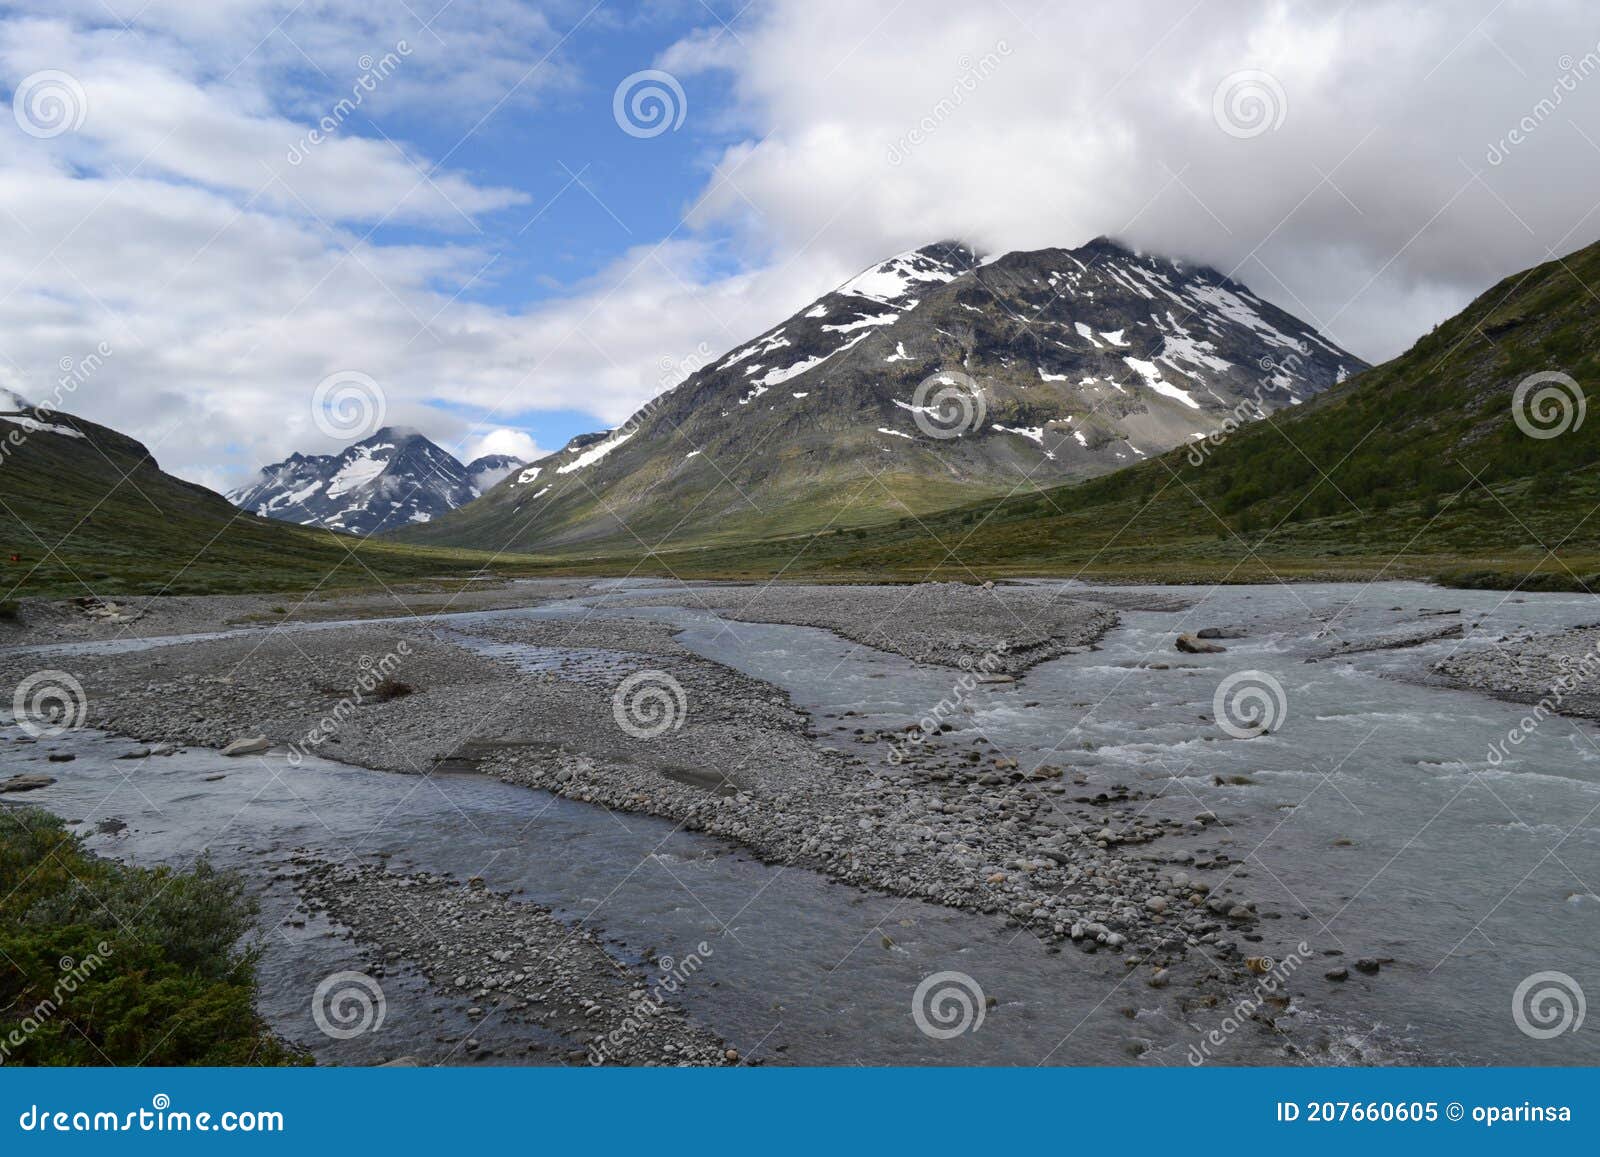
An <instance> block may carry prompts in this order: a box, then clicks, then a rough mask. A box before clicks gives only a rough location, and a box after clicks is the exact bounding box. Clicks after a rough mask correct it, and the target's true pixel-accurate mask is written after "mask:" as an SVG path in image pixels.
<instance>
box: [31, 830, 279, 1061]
mask: <svg viewBox="0 0 1600 1157" xmlns="http://www.w3.org/2000/svg"><path fill="white" fill-rule="evenodd" d="M0 896H3V897H4V898H3V899H0V959H5V960H6V961H8V966H7V967H6V968H3V969H0V1061H3V1062H4V1063H6V1064H29V1065H107V1064H114V1065H129V1064H132V1065H140V1064H143V1065H243V1064H252V1065H281V1064H301V1063H305V1062H306V1060H307V1058H306V1057H304V1056H303V1055H302V1054H300V1053H299V1052H297V1051H295V1050H294V1049H293V1048H292V1047H290V1046H288V1045H286V1044H285V1043H284V1042H282V1041H280V1040H279V1039H277V1038H276V1037H275V1036H274V1035H273V1034H272V1032H271V1031H270V1030H269V1029H268V1027H267V1025H266V1024H265V1022H263V1021H262V1019H261V1017H260V1016H259V1015H258V1014H257V1013H256V1011H255V1007H254V997H255V964H256V957H255V954H254V953H253V952H251V951H247V950H241V949H240V948H239V942H240V939H241V937H243V935H244V934H245V932H246V931H248V930H249V928H250V927H251V924H252V922H253V920H254V917H255V914H256V905H255V902H254V901H253V900H252V899H250V898H249V897H247V896H246V895H245V892H244V884H243V881H242V880H241V879H240V878H239V877H238V876H237V875H235V874H233V873H231V872H219V871H217V870H215V869H214V868H212V867H211V866H210V864H208V863H206V862H205V861H203V860H202V861H200V862H199V863H197V864H195V865H194V866H193V867H191V868H189V869H187V870H185V871H174V870H173V869H171V868H165V867H162V868H154V869H151V868H138V867H129V866H125V865H122V864H118V863H116V862H114V861H111V860H103V859H99V858H97V857H95V856H91V855H88V854H86V853H85V852H84V851H83V849H82V847H81V845H80V843H79V841H78V839H77V837H75V836H73V835H71V834H70V833H68V832H67V831H66V830H65V828H64V827H63V826H62V824H61V821H60V820H59V819H57V818H56V817H54V816H52V815H50V814H49V813H47V812H43V811H40V810H38V809H36V808H22V809H17V810H15V811H12V812H11V813H10V815H9V816H7V817H6V823H5V825H4V826H3V827H0Z"/></svg>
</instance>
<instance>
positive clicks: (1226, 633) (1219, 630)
mask: <svg viewBox="0 0 1600 1157" xmlns="http://www.w3.org/2000/svg"><path fill="white" fill-rule="evenodd" d="M1244 634H1245V632H1244V628H1243V627H1201V628H1200V629H1199V630H1198V631H1196V632H1195V633H1194V637H1195V638H1197V639H1242V638H1244Z"/></svg>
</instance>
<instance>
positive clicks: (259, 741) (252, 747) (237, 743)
mask: <svg viewBox="0 0 1600 1157" xmlns="http://www.w3.org/2000/svg"><path fill="white" fill-rule="evenodd" d="M271 749H272V741H271V740H269V739H268V738H267V737H266V736H265V735H257V736H256V737H255V738H253V739H235V740H234V741H233V742H232V743H230V744H228V746H226V747H224V748H223V749H222V754H223V755H228V756H234V755H260V754H261V753H262V752H263V751H270V750H271Z"/></svg>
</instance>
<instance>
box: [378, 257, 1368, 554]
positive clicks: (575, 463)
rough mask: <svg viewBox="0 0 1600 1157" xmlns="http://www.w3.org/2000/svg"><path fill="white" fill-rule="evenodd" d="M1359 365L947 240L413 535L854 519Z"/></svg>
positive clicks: (1221, 411) (1201, 422) (1089, 469)
mask: <svg viewBox="0 0 1600 1157" xmlns="http://www.w3.org/2000/svg"><path fill="white" fill-rule="evenodd" d="M1364 368H1365V365H1364V363H1362V362H1361V361H1360V359H1358V358H1356V357H1354V356H1352V355H1351V354H1349V353H1346V352H1345V351H1343V350H1341V349H1339V348H1337V347H1336V346H1334V345H1332V344H1331V343H1330V342H1328V341H1327V340H1326V339H1324V338H1323V337H1321V336H1320V335H1319V334H1317V333H1316V332H1315V331H1314V330H1313V329H1311V328H1310V327H1309V326H1307V325H1305V324H1304V323H1302V322H1300V321H1299V320H1297V319H1295V318H1294V317H1292V316H1290V315H1289V314H1287V313H1285V312H1284V311H1282V310H1280V309H1278V308H1276V307H1274V306H1272V305H1270V304H1268V303H1267V302H1265V301H1263V300H1261V299H1260V298H1258V297H1256V296H1255V295H1254V294H1253V293H1251V292H1250V290H1249V289H1247V288H1246V287H1244V286H1243V285H1240V284H1239V283H1237V282H1235V281H1232V280H1230V279H1228V278H1226V277H1224V276H1222V275H1221V274H1219V273H1217V272H1216V271H1214V270H1211V269H1208V268H1203V267H1192V266H1186V265H1184V264H1182V263H1179V262H1174V261H1168V260H1165V259H1162V258H1158V257H1152V256H1148V255H1143V254H1139V253H1135V252H1133V251H1132V250H1130V249H1127V248H1124V247H1123V246H1121V245H1118V244H1116V243H1114V242H1112V241H1108V240H1105V239H1100V240H1096V241H1093V242H1090V243H1089V244H1087V245H1084V246H1082V247H1081V248H1078V249H1075V250H1067V249H1043V250H1039V251H1037V252H1029V253H1007V254H1004V255H1002V256H1000V257H997V258H994V259H991V260H988V261H983V260H980V259H979V258H978V256H977V255H976V254H975V253H974V252H973V251H972V250H970V249H969V248H967V247H966V246H964V245H961V244H958V243H954V242H944V243H940V244H936V245H930V246H927V247H926V248H923V249H919V250H915V251H913V252H910V253H904V254H901V255H900V256H898V257H894V258H891V259H890V260H888V261H885V262H883V263H882V264H880V265H877V266H875V267H873V268H871V269H869V270H867V271H865V272H864V273H862V274H861V275H860V276H858V277H856V278H854V279H852V280H851V281H849V282H846V283H845V284H844V285H841V286H839V287H838V288H837V289H836V290H834V291H833V292H831V293H829V294H827V295H825V296H824V297H822V298H820V299H819V300H817V301H816V302H814V303H812V304H811V305H809V306H807V307H806V308H805V309H803V310H801V311H800V312H798V313H796V314H795V315H794V316H793V317H791V318H789V319H788V320H787V321H785V322H784V323H783V324H781V325H779V326H776V327H775V328H773V329H771V330H769V331H768V332H766V333H764V334H762V335H760V336H759V337H757V338H756V339H755V340H754V341H752V342H749V343H747V344H745V345H742V346H740V347H739V348H737V349H734V350H732V351H730V352H728V353H727V354H726V355H725V356H723V357H721V358H719V359H717V360H716V361H715V362H713V363H712V364H710V365H707V366H706V367H704V368H703V369H700V370H699V371H698V372H696V373H694V374H693V375H691V376H690V377H689V378H688V379H687V380H685V381H684V382H682V383H681V384H679V385H677V386H676V387H674V388H673V389H671V390H670V391H668V392H666V393H664V394H662V395H661V396H659V397H657V398H655V399H653V400H652V401H651V402H650V403H649V404H647V405H646V406H645V407H644V408H643V409H642V410H640V411H639V412H638V413H637V414H635V415H634V416H633V418H631V419H630V420H629V421H628V422H627V423H625V424H624V425H623V426H621V427H619V428H617V429H615V430H609V431H605V432H602V433H596V434H589V435H584V436H582V437H579V438H575V439H573V441H572V442H571V443H569V444H568V445H567V447H565V448H564V449H563V450H562V451H561V452H559V453H557V454H555V455H552V456H551V457H550V458H547V459H545V460H543V461H541V462H539V463H538V464H537V465H535V466H530V467H528V468H526V469H524V470H521V471H519V472H517V473H515V474H513V475H512V476H511V477H510V478H508V479H507V480H506V481H505V482H503V483H501V485H500V486H498V487H497V488H495V489H494V490H492V491H491V492H489V493H488V494H487V495H485V497H484V498H483V499H481V500H480V501H478V502H475V503H473V504H471V505H470V506H468V507H466V508H464V509H461V510H458V511H456V512H454V513H453V514H450V515H448V516H446V517H442V518H438V519H434V520H433V521H431V522H430V523H429V524H428V525H426V526H421V527H416V528H411V529H408V530H406V531H405V532H404V534H403V536H404V537H406V538H408V539H414V540H417V541H426V542H438V543H450V544H454V545H472V546H478V547H488V548H501V547H510V548H513V549H522V550H528V549H536V550H539V551H541V552H546V551H557V552H590V551H594V550H597V549H605V548H608V547H619V546H622V547H626V548H633V547H637V546H638V545H640V544H641V543H643V544H646V545H648V546H651V547H654V546H656V545H658V544H661V543H663V542H667V543H668V544H669V545H681V544H686V543H695V542H715V541H728V540H737V539H744V538H750V537H753V536H760V535H768V534H775V533H794V532H799V531H805V530H814V529H820V528H824V527H832V526H853V525H860V524H864V523H870V522H873V521H877V520H881V519H882V518H884V517H885V516H887V515H898V514H904V513H907V512H911V513H921V512H926V511H930V510H934V509H939V508H944V507H948V506H950V505H953V504H956V503H960V502H967V501H971V500H972V499H973V498H976V497H980V496H983V495H1003V494H1007V493H1012V492H1017V491H1021V492H1031V491H1034V490H1037V489H1039V488H1041V487H1045V486H1050V485H1058V484H1060V483H1061V482H1063V481H1066V480H1071V479H1079V478H1086V477H1090V476H1093V475H1097V474H1103V473H1106V472H1108V471H1112V470H1117V469H1119V468H1121V467H1124V466H1130V465H1133V464H1135V463H1137V462H1139V461H1141V460H1143V459H1145V458H1147V457H1150V456H1152V455H1156V454H1159V453H1161V452H1162V451H1164V450H1167V449H1170V448H1171V447H1173V446H1176V445H1179V444H1180V443H1184V442H1189V441H1197V440H1199V439H1202V438H1204V437H1205V436H1206V435H1207V434H1209V433H1210V432H1212V431H1214V430H1216V429H1219V428H1221V427H1223V426H1224V425H1225V424H1227V423H1230V422H1231V423H1234V424H1237V423H1238V422H1239V421H1240V420H1242V418H1245V417H1258V416H1259V415H1260V414H1262V413H1265V412H1271V411H1273V410H1276V409H1279V408H1282V407H1284V406H1289V405H1295V404H1298V403H1300V402H1303V401H1305V400H1306V399H1308V398H1310V397H1312V396H1314V395H1315V394H1317V393H1318V392H1319V391H1321V390H1324V389H1326V388H1328V387H1329V386H1332V385H1334V384H1335V383H1336V382H1339V381H1341V380H1343V379H1344V378H1345V377H1346V376H1348V375H1349V374H1352V373H1355V372H1357V371H1359V370H1361V369H1364Z"/></svg>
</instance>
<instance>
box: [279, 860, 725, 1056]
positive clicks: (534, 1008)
mask: <svg viewBox="0 0 1600 1157" xmlns="http://www.w3.org/2000/svg"><path fill="white" fill-rule="evenodd" d="M294 864H295V867H296V869H297V870H298V871H299V873H300V874H299V876H298V878H297V879H296V889H297V891H298V892H299V894H300V896H301V897H302V898H303V901H304V903H305V905H306V908H307V909H308V910H309V911H311V912H315V913H321V914H325V915H326V916H328V917H329V918H331V919H332V920H334V921H336V922H337V923H338V924H341V925H343V926H345V927H346V928H349V929H350V930H351V931H352V932H353V933H354V935H355V936H356V938H357V939H358V940H359V941H360V943H361V944H362V945H363V947H364V948H365V949H366V950H367V951H368V952H369V953H370V954H371V957H372V959H371V961H370V962H369V963H368V965H367V968H366V971H365V972H364V973H363V975H364V976H366V977H370V978H372V979H375V980H376V979H380V978H382V977H383V976H384V973H385V969H386V967H388V966H390V965H394V964H398V963H401V962H409V963H414V964H416V965H417V966H418V967H419V968H420V969H421V971H422V972H423V973H424V975H426V976H427V977H428V979H429V981H430V982H431V983H432V984H433V986H434V988H435V989H437V990H438V991H440V992H443V993H448V994H451V995H453V996H456V997H458V998H460V999H464V1000H468V1001H470V1002H471V1003H470V1005H469V1006H468V1008H467V1015H468V1017H470V1018H471V1019H472V1020H473V1021H474V1022H475V1025H476V1027H475V1030H474V1032H473V1033H472V1034H471V1035H469V1036H466V1037H464V1038H462V1039H461V1040H459V1041H456V1042H454V1043H453V1044H451V1045H450V1047H449V1048H448V1049H447V1050H446V1052H445V1055H443V1056H439V1057H427V1058H411V1059H414V1060H416V1061H418V1062H419V1063H420V1062H423V1061H426V1063H449V1061H450V1059H451V1056H452V1055H454V1054H455V1053H456V1052H457V1050H459V1051H460V1052H461V1053H464V1054H466V1055H467V1056H470V1057H474V1058H475V1059H482V1057H483V1056H494V1055H496V1054H497V1053H498V1052H499V1051H501V1050H503V1049H504V1048H505V1046H504V1045H503V1044H501V1043H500V1042H501V1038H502V1037H510V1038H513V1039H515V1040H518V1041H524V1040H525V1039H526V1033H523V1032H519V1031H515V1030H514V1029H508V1026H507V1024H506V1022H519V1023H521V1024H531V1025H536V1026H538V1028H540V1029H542V1030H545V1031H546V1032H548V1033H552V1034H555V1036H557V1037H559V1038H560V1039H562V1040H564V1041H570V1042H575V1043H576V1044H578V1045H579V1046H581V1047H580V1048H578V1049H575V1050H570V1051H562V1050H560V1049H558V1048H553V1047H550V1046H548V1045H544V1044H541V1043H538V1042H532V1043H522V1044H520V1045H519V1046H518V1051H519V1052H521V1053H523V1054H524V1056H523V1058H522V1059H531V1060H536V1061H544V1062H548V1063H570V1064H592V1065H603V1064H621V1065H656V1064H676V1065H724V1064H734V1063H737V1062H738V1060H739V1054H738V1053H737V1052H736V1051H735V1050H733V1049H730V1048H729V1047H728V1046H727V1045H726V1044H725V1043H723V1042H722V1041H719V1040H717V1039H716V1038H715V1037H714V1036H712V1035H711V1034H710V1033H708V1032H706V1031H705V1030H704V1029H701V1028H699V1027H698V1026H696V1025H695V1024H693V1023H692V1022H691V1021H690V1020H688V1019H687V1018H686V1017H685V1016H684V1015H683V1010H682V1009H681V1008H680V1007H679V1006H678V1005H677V1004H675V1003H674V1001H673V996H674V994H675V993H677V992H678V991H679V989H680V988H681V987H683V986H684V985H687V984H692V983H693V982H694V978H695V976H696V974H697V973H698V972H699V970H700V969H701V968H703V967H704V965H705V962H706V961H707V960H708V959H709V958H710V957H711V956H712V955H713V954H714V953H715V951H716V949H715V948H714V947H713V946H712V945H711V944H709V943H706V942H704V941H702V942H701V943H700V944H698V945H696V946H695V948H694V950H693V951H692V952H690V953H689V954H688V955H686V956H684V957H683V958H681V959H676V960H675V959H670V958H661V957H657V958H656V959H654V960H652V961H650V962H648V964H649V967H648V969H646V968H642V967H639V968H635V967H629V966H626V965H623V964H620V963H618V962H617V961H616V960H615V959H613V958H612V957H611V955H610V954H609V953H608V952H607V951H606V950H605V948H604V947H603V946H602V945H601V944H600V943H599V942H598V941H597V940H596V939H595V937H594V935H593V934H592V933H591V932H589V931H588V930H587V929H583V928H573V927H569V926H568V925H567V924H564V923H562V922H561V921H560V920H557V919H556V918H555V917H554V916H552V915H551V914H550V912H549V910H548V909H546V908H544V907H542V906H540V905H538V904H532V903H529V902H528V901H526V900H522V899H518V898H516V897H514V896H512V895H509V894H507V893H504V892H494V891H491V890H489V889H487V888H485V887H484V884H483V881H482V880H481V879H478V878H476V877H474V878H473V879H471V880H468V881H467V882H466V883H465V884H462V883H460V882H458V881H454V880H449V879H445V878H444V877H441V876H437V875H433V874H430V873H427V872H412V873H398V872H391V871H387V870H385V869H383V868H381V867H378V866H374V865H367V864H359V865H341V864H335V863H331V862H329V861H326V860H322V859H319V858H317V857H315V856H310V855H304V854H300V855H296V856H295V857H294ZM334 995H335V994H330V996H334ZM327 1003H328V1007H326V1008H324V1009H322V1010H321V1011H322V1013H323V1015H324V1016H325V1017H331V1016H335V1015H337V1013H338V1011H339V1005H338V1003H337V1000H336V999H330V1000H329V1001H328V1002H327ZM338 1027H339V1026H338V1025H335V1028H338ZM446 1043H449V1042H446Z"/></svg>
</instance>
